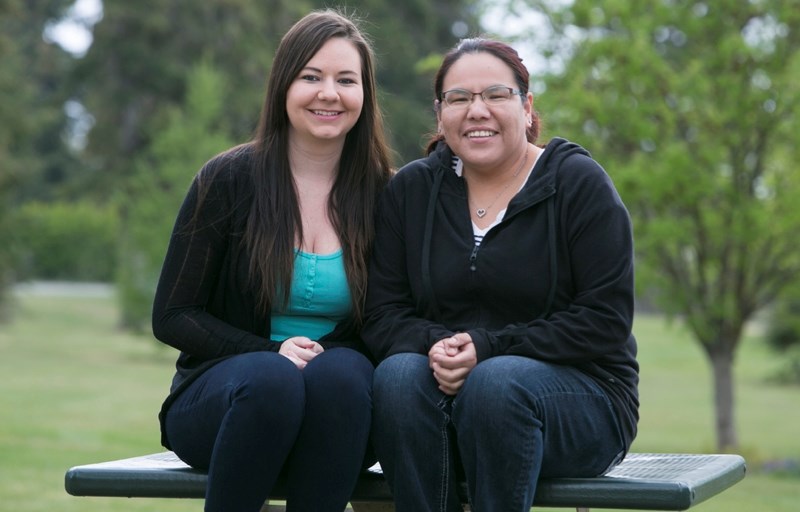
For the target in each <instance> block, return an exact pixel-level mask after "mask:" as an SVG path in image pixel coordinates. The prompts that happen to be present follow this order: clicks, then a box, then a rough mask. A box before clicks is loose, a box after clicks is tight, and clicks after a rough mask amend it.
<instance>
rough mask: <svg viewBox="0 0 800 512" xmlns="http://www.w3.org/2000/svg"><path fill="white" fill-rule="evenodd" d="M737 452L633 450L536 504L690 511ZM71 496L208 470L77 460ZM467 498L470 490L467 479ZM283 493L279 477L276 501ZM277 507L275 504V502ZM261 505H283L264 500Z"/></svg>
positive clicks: (544, 493) (733, 463)
mask: <svg viewBox="0 0 800 512" xmlns="http://www.w3.org/2000/svg"><path fill="white" fill-rule="evenodd" d="M745 469H746V468H745V461H744V459H743V458H742V457H740V456H738V455H694V454H660V453H633V454H629V455H628V456H627V457H626V458H625V460H624V461H623V462H622V463H621V464H620V465H619V466H617V467H616V468H614V469H613V470H612V471H611V472H610V473H608V474H607V475H605V476H602V477H596V478H552V479H542V480H541V481H540V483H539V486H538V488H537V492H536V497H535V499H534V502H533V504H532V505H536V506H546V507H565V508H575V509H577V510H578V511H585V510H589V509H590V508H601V509H602V508H606V509H608V508H616V509H628V510H686V509H688V508H691V507H693V506H694V505H697V504H698V503H701V502H703V501H705V500H707V499H709V498H711V497H712V496H715V495H716V494H719V493H720V492H722V491H724V490H725V489H727V488H728V487H730V486H732V485H734V484H735V483H737V482H738V481H740V480H742V479H743V478H744V475H745ZM65 487H66V490H67V492H68V493H69V494H71V495H73V496H117V497H130V498H203V497H204V495H205V488H206V474H205V473H204V472H202V471H198V470H195V469H192V468H190V467H188V466H187V465H186V464H184V463H183V462H181V461H180V460H179V459H178V458H177V457H176V456H175V455H174V454H173V453H172V452H162V453H154V454H151V455H144V456H141V457H133V458H129V459H121V460H114V461H109V462H100V463H97V464H88V465H83V466H76V467H73V468H71V469H69V470H68V471H67V473H66V476H65ZM461 492H462V499H463V500H464V502H465V503H466V488H465V486H464V485H462V489H461ZM284 497H285V485H284V483H283V482H278V484H277V485H276V487H275V489H274V490H273V493H272V495H271V496H270V499H274V500H281V499H283V498H284ZM391 502H392V495H391V492H390V491H389V486H388V485H387V484H386V480H384V478H383V476H382V475H381V474H380V473H379V472H366V473H364V474H363V475H362V476H361V478H360V479H359V482H358V485H357V486H356V489H355V491H354V493H353V496H352V499H351V504H352V505H353V508H354V510H356V511H362V510H363V511H368V510H370V511H374V510H381V511H388V510H394V508H393V506H392V505H391ZM269 507H272V508H269ZM263 510H265V511H266V510H270V511H271V510H280V508H276V507H274V506H269V505H265V508H264V509H263Z"/></svg>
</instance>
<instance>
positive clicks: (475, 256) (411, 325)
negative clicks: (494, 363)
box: [362, 138, 639, 447]
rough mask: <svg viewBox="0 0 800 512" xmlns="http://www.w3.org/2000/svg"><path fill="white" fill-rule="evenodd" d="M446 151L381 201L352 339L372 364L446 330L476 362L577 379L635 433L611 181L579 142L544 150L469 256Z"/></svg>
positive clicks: (629, 260)
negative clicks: (505, 360) (575, 374)
mask: <svg viewBox="0 0 800 512" xmlns="http://www.w3.org/2000/svg"><path fill="white" fill-rule="evenodd" d="M452 160H453V154H452V152H451V151H450V148H449V147H447V146H446V145H445V144H440V145H439V147H437V149H436V150H435V151H434V152H433V153H431V154H430V155H428V156H427V157H426V158H423V159H420V160H416V161H414V162H411V163H409V164H407V165H406V166H404V167H403V168H402V169H400V171H399V172H398V173H397V175H396V176H395V177H394V178H393V180H392V181H391V183H390V184H389V186H388V188H387V189H386V191H385V192H384V195H383V197H382V199H381V204H380V207H379V220H378V226H377V234H376V240H375V246H374V249H373V254H372V262H371V266H370V278H369V289H368V293H367V300H366V312H365V314H366V323H365V325H364V327H363V330H362V338H363V340H364V342H365V343H366V344H367V347H368V349H369V350H370V351H371V352H372V354H373V355H374V356H375V357H376V358H377V359H378V360H382V359H385V358H386V357H388V356H390V355H392V354H396V353H401V352H413V353H419V354H427V353H428V350H429V349H430V348H431V346H432V345H433V344H434V343H436V342H437V341H439V340H441V339H442V338H446V337H448V336H451V335H453V334H454V333H456V332H468V333H469V334H470V335H471V336H472V340H473V343H474V344H475V349H476V351H477V357H478V361H479V362H480V361H482V360H485V359H488V358H490V357H494V356H498V355H521V356H525V357H531V358H535V359H539V360H543V361H549V362H553V363H558V364H564V365H571V366H574V367H577V368H579V369H581V370H583V371H584V372H586V373H587V374H588V375H590V376H592V377H593V378H595V379H596V380H597V382H598V383H599V384H600V385H601V386H602V387H603V388H604V389H605V390H606V391H607V393H608V394H609V398H610V399H611V400H612V402H613V403H614V406H615V408H616V410H617V413H618V415H619V418H620V422H621V424H622V425H623V434H624V436H625V440H626V445H627V446H628V447H629V446H630V443H631V442H632V441H633V439H634V437H635V435H636V424H637V421H638V405H639V400H638V391H637V386H638V381H639V377H638V369H639V366H638V363H637V361H636V340H635V339H634V337H633V335H632V334H631V326H632V323H633V303H634V280H633V235H632V230H631V222H630V217H629V215H628V211H627V209H626V208H625V206H624V205H623V203H622V201H621V199H620V197H619V195H618V194H617V192H616V189H615V188H614V185H613V183H612V182H611V179H610V178H609V176H608V175H607V174H606V172H605V171H604V170H603V169H602V167H600V165H598V164H597V162H595V161H594V160H593V159H592V158H591V156H590V155H589V153H588V152H587V151H586V150H585V149H583V148H582V147H580V146H578V145H577V144H574V143H571V142H568V141H566V140H564V139H558V138H557V139H553V140H552V141H551V142H550V143H549V144H548V145H547V146H546V147H545V150H544V153H542V155H541V156H540V157H539V160H538V161H537V163H536V165H535V166H534V169H533V172H532V173H531V175H530V177H529V178H528V181H527V182H526V183H525V185H524V186H523V188H522V189H521V190H520V191H519V192H518V193H517V194H516V195H515V196H514V198H513V199H512V200H511V202H510V203H509V204H508V209H507V211H506V214H505V217H504V218H503V220H502V221H501V222H500V223H499V224H498V225H496V226H495V227H493V228H492V229H491V230H490V231H489V232H488V233H486V235H485V237H484V238H483V240H482V242H481V244H480V246H479V247H476V244H475V241H474V237H473V229H472V221H471V219H470V214H469V206H468V200H467V189H466V182H465V181H464V180H463V179H462V178H461V177H459V176H458V175H457V174H456V173H455V172H454V171H453V168H452Z"/></svg>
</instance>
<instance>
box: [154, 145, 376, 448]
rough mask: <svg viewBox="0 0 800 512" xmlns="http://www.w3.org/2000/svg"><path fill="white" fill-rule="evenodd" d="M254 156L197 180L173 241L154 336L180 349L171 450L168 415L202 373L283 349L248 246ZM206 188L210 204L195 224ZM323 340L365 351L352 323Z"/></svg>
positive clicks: (224, 163) (242, 155) (244, 155)
mask: <svg viewBox="0 0 800 512" xmlns="http://www.w3.org/2000/svg"><path fill="white" fill-rule="evenodd" d="M251 158H252V150H251V149H249V148H248V147H241V148H239V149H236V150H233V151H230V152H227V153H223V154H222V155H220V156H217V157H215V158H214V159H212V160H210V161H209V162H208V163H206V165H205V166H204V167H203V169H201V170H200V172H199V173H198V175H197V176H196V177H195V179H194V181H193V182H192V185H191V187H190V189H189V192H188V194H187V195H186V198H185V199H184V202H183V205H182V206H181V209H180V211H179V213H178V217H177V220H176V222H175V227H174V229H173V232H172V236H171V237H170V242H169V247H168V249H167V254H166V257H165V259H164V264H163V267H162V269H161V277H160V278H159V281H158V286H157V288H156V294H155V300H154V303H153V318H152V323H153V334H154V335H155V337H156V338H157V339H159V340H160V341H162V342H164V343H166V344H168V345H171V346H173V347H175V348H176V349H178V350H180V351H181V353H180V355H179V356H178V359H177V362H176V368H177V372H176V373H175V377H174V378H173V381H172V386H171V389H170V393H169V396H167V398H166V400H165V401H164V404H163V406H162V408H161V412H160V413H159V419H160V422H161V427H162V444H164V446H166V447H167V448H169V446H168V442H167V440H166V436H165V435H164V428H163V427H164V425H163V422H164V415H165V414H166V411H167V410H168V409H169V406H170V405H171V404H172V401H173V400H174V398H175V397H176V396H177V394H178V393H180V392H181V391H182V390H183V389H185V387H186V386H188V384H189V383H191V382H192V381H193V380H194V379H195V378H196V377H197V376H198V375H200V374H201V373H202V372H203V371H205V370H206V369H208V368H210V367H211V366H213V365H214V364H216V363H218V362H219V361H221V360H223V359H225V358H228V357H230V356H233V355H236V354H242V353H246V352H256V351H278V350H279V349H280V343H277V342H274V341H271V340H270V339H269V338H270V316H269V314H267V313H266V312H265V309H262V308H258V307H257V299H256V292H255V290H254V288H253V286H252V283H253V280H252V278H251V277H250V275H249V264H250V262H249V255H248V253H247V250H246V247H245V243H244V231H245V226H246V222H247V216H248V213H249V211H250V206H251V204H252V200H253V180H252V166H251V164H250V163H251ZM201 181H202V183H203V187H200V186H199V185H200V182H201ZM201 190H203V191H205V194H204V202H203V203H202V208H200V209H199V210H198V211H197V216H196V218H195V221H194V222H192V219H193V217H194V216H195V208H196V205H197V202H198V197H199V194H200V193H201ZM266 311H269V307H268V308H266ZM318 341H319V343H320V344H321V345H322V346H323V348H325V349H326V350H327V349H329V348H333V347H340V346H345V347H351V348H354V349H357V350H360V351H362V352H365V350H364V349H363V344H362V343H361V341H360V339H359V337H358V332H357V331H356V329H355V327H354V323H353V321H352V318H349V319H347V320H345V321H343V322H341V323H340V324H339V325H337V326H336V328H335V329H334V331H333V332H331V333H329V334H326V335H325V336H323V337H322V338H321V339H319V340H318Z"/></svg>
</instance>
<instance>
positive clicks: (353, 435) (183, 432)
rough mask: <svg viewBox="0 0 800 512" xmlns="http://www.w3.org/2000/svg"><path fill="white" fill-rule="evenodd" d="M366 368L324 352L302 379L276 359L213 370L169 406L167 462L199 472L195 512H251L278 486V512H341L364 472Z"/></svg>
mask: <svg viewBox="0 0 800 512" xmlns="http://www.w3.org/2000/svg"><path fill="white" fill-rule="evenodd" d="M372 371H373V368H372V364H371V363H370V362H369V361H368V360H367V358H366V357H364V356H363V355H362V354H359V353H358V352H356V351H354V350H350V349H345V348H336V349H331V350H327V351H325V352H323V353H321V354H319V355H318V356H317V357H315V358H314V359H312V360H311V362H310V363H309V364H308V365H307V366H306V367H305V369H303V370H302V371H301V370H298V369H297V367H296V366H295V365H294V364H293V363H292V362H291V361H289V359H287V358H286V357H284V356H282V355H280V354H278V353H276V352H253V353H248V354H242V355H239V356H234V357H232V358H230V359H227V360H225V361H222V362H220V363H219V364H217V365H215V366H213V367H212V368H211V369H209V370H208V371H206V372H205V373H204V374H203V375H201V376H200V377H199V378H198V379H197V380H196V381H195V382H193V383H192V384H191V386H189V388H187V389H186V390H185V391H184V392H183V393H181V395H180V396H179V397H178V398H177V400H176V401H175V402H174V403H173V404H172V406H171V407H170V409H169V412H168V413H167V418H166V431H167V436H168V438H169V441H170V444H171V445H172V448H173V450H174V451H175V453H176V454H177V455H178V457H180V458H181V459H182V460H183V461H184V462H186V463H187V464H189V465H191V466H193V467H196V468H201V469H205V470H207V471H208V488H207V490H206V500H205V510H206V511H209V512H210V511H221V510H225V511H226V512H239V511H242V512H245V511H246V512H257V511H258V510H260V508H261V506H262V504H263V503H264V501H265V500H266V499H267V497H268V496H269V493H270V491H271V489H272V487H273V486H274V484H275V481H276V479H277V478H278V476H279V475H280V474H281V473H283V474H284V475H286V477H287V480H288V496H287V510H289V511H309V512H310V511H314V512H319V511H332V512H333V511H335V512H342V510H344V509H345V507H346V505H347V502H348V500H349V498H350V494H351V493H352V491H353V489H354V487H355V484H356V481H357V479H358V475H359V473H360V471H361V469H362V468H363V466H364V463H365V461H364V457H365V452H366V448H367V444H368V438H369V431H370V422H371V413H372V397H371V388H372Z"/></svg>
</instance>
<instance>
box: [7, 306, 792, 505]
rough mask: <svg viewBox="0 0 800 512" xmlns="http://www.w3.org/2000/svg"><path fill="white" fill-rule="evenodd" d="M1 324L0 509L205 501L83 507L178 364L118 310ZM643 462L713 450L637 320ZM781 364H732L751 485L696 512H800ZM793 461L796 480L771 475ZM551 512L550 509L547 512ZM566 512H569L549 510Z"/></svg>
mask: <svg viewBox="0 0 800 512" xmlns="http://www.w3.org/2000/svg"><path fill="white" fill-rule="evenodd" d="M18 299H19V301H18V311H17V314H16V316H15V320H14V322H13V323H11V324H9V325H2V326H0V354H1V356H0V375H2V380H0V475H2V478H0V504H2V505H0V508H1V509H2V510H8V511H15V512H44V511H48V512H49V511H53V510H58V511H60V512H71V511H76V512H77V511H81V512H94V511H97V512H99V511H104V512H105V511H144V510H159V511H162V512H170V511H175V512H178V511H189V510H192V511H196V510H201V509H202V502H201V501H200V500H150V499H119V498H76V497H72V496H69V495H68V494H66V492H65V491H64V481H63V479H64V472H65V471H66V469H68V468H69V467H71V466H74V465H78V464H85V463H91V462H98V461H101V460H107V459H110V458H121V457H128V456H133V455H139V454H143V453H147V452H154V451H159V450H160V449H161V447H160V445H159V433H158V423H157V419H156V414H157V412H158V409H159V407H160V404H161V400H162V399H163V397H164V395H165V393H166V391H167V387H168V385H169V381H170V379H171V377H172V372H173V368H174V366H173V365H174V356H175V353H174V352H173V351H172V349H169V348H167V347H164V346H161V345H159V344H157V343H156V342H155V341H153V340H152V339H150V338H149V337H135V336H132V335H130V334H126V333H123V332H120V331H119V330H118V329H117V328H116V321H117V314H116V310H115V303H114V300H113V299H111V298H103V297H84V298H80V297H70V296H39V295H36V294H21V295H19V297H18ZM636 333H637V336H638V338H639V343H640V362H641V366H642V384H641V398H642V409H641V414H642V419H641V423H640V434H639V437H638V439H637V440H636V443H635V444H634V450H635V451H638V452H646V451H656V452H713V451H714V448H713V447H714V431H713V411H712V389H711V377H710V373H709V368H708V364H707V363H706V361H705V359H704V356H703V355H702V353H701V352H700V350H699V349H698V348H697V347H696V345H695V344H694V342H693V341H692V340H691V339H690V338H689V336H688V335H687V334H686V333H685V332H684V331H682V330H681V328H680V326H679V325H672V326H670V325H667V324H665V323H664V322H663V321H662V320H661V319H660V318H658V317H646V316H642V317H640V318H639V319H638V320H637V324H636ZM780 363H781V361H780V359H779V358H778V357H777V356H775V355H774V354H772V353H770V352H769V350H768V349H767V348H766V347H765V346H764V344H763V343H762V342H761V340H760V338H759V333H758V332H756V331H753V332H751V333H750V335H749V336H748V338H747V339H746V340H745V341H744V344H743V346H742V347H741V348H740V350H739V353H738V357H737V363H736V369H735V372H736V405H737V411H736V417H737V425H738V428H739V435H740V440H741V445H742V454H743V455H745V457H746V458H747V460H748V476H747V477H746V478H745V480H744V481H743V482H741V483H739V484H738V485H736V486H735V487H733V488H732V489H730V490H728V491H727V492H725V493H723V494H721V495H720V496H717V497H715V498H713V499H711V500H709V501H708V502H706V503H703V504H701V505H699V506H698V507H696V508H695V509H693V510H697V511H698V512H722V511H725V512H738V511H741V512H744V511H747V512H750V511H754V510H768V511H771V512H784V511H785V512H789V511H794V510H797V506H798V505H797V504H798V500H800V470H798V469H797V464H798V461H800V436H798V434H797V432H798V430H797V429H798V426H799V425H800V389H798V388H796V387H795V388H791V387H779V386H775V385H772V384H769V383H767V378H768V377H769V376H770V375H771V374H772V373H773V372H774V371H776V369H777V368H778V367H779V365H780ZM785 461H790V462H793V464H794V466H792V467H793V469H790V470H788V471H782V472H781V471H767V470H765V469H764V468H765V465H766V464H774V463H776V462H777V463H779V464H780V463H782V462H785ZM539 510H543V509H539ZM544 510H553V511H555V510H564V509H544Z"/></svg>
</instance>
